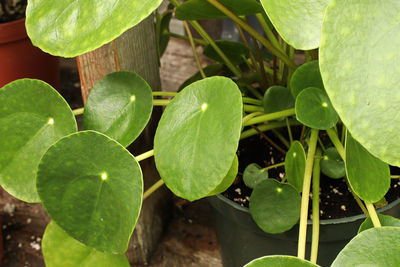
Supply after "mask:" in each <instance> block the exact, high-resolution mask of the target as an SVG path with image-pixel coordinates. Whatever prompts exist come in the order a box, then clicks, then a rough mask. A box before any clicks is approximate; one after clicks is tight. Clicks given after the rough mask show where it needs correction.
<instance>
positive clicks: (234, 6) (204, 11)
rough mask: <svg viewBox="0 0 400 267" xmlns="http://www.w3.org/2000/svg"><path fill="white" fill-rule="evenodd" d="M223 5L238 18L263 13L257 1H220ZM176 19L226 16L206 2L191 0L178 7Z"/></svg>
mask: <svg viewBox="0 0 400 267" xmlns="http://www.w3.org/2000/svg"><path fill="white" fill-rule="evenodd" d="M219 2H220V3H221V4H223V5H224V6H225V7H227V8H228V9H229V10H231V11H232V12H233V13H234V14H236V15H238V16H245V15H251V14H256V13H261V12H263V9H262V7H261V5H260V3H258V2H257V1H256V0H219ZM175 17H176V18H177V19H180V20H200V19H220V18H226V16H225V15H224V14H223V13H222V12H221V11H219V10H218V9H217V8H215V7H214V6H213V5H211V4H210V3H208V2H207V1H204V0H189V1H186V2H184V3H183V4H181V5H180V6H179V7H177V9H176V11H175Z"/></svg>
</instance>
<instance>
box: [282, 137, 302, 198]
mask: <svg viewBox="0 0 400 267" xmlns="http://www.w3.org/2000/svg"><path fill="white" fill-rule="evenodd" d="M305 170H306V152H305V151H304V148H303V145H302V144H301V143H300V142H299V141H294V142H293V143H292V145H291V146H290V148H289V151H288V152H287V153H286V156H285V173H286V179H287V181H288V183H289V184H291V185H293V186H294V188H296V189H297V191H298V192H301V191H303V181H304V172H305Z"/></svg>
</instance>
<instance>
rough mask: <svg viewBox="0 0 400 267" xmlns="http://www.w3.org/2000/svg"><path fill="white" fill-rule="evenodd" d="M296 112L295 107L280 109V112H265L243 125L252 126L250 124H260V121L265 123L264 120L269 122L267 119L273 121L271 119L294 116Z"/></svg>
mask: <svg viewBox="0 0 400 267" xmlns="http://www.w3.org/2000/svg"><path fill="white" fill-rule="evenodd" d="M294 114H295V110H294V108H291V109H286V110H282V111H278V112H274V113H269V114H265V115H262V116H258V117H255V118H253V119H251V120H248V121H247V122H246V123H244V124H243V126H250V125H253V124H258V123H263V122H267V121H271V120H276V119H279V118H284V117H289V116H292V115H294ZM284 123H285V122H284ZM284 125H285V124H284Z"/></svg>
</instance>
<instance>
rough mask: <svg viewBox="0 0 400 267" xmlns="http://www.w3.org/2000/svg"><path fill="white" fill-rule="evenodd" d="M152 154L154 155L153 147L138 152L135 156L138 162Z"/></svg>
mask: <svg viewBox="0 0 400 267" xmlns="http://www.w3.org/2000/svg"><path fill="white" fill-rule="evenodd" d="M152 156H154V149H152V150H149V151H147V152H144V153H143V154H140V155H138V156H136V157H135V158H136V160H137V161H138V162H140V161H142V160H145V159H148V158H150V157H152Z"/></svg>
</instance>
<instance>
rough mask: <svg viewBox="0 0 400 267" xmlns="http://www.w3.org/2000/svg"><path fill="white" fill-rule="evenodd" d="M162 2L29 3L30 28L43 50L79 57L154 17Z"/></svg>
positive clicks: (33, 0)
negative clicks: (147, 18) (153, 13)
mask: <svg viewBox="0 0 400 267" xmlns="http://www.w3.org/2000/svg"><path fill="white" fill-rule="evenodd" d="M161 2H162V0H147V1H142V0H109V1H97V0H85V1H75V0H57V1H48V0H29V1H28V6H27V9H26V28H27V32H28V35H29V37H30V38H31V40H32V43H33V44H34V45H36V46H38V47H40V48H41V49H42V50H43V51H45V52H48V53H50V54H53V55H57V56H63V57H75V56H78V55H81V54H84V53H86V52H89V51H92V50H94V49H96V48H98V47H100V46H102V45H103V44H106V43H108V42H110V41H111V40H113V39H115V38H116V37H118V36H119V35H121V34H122V33H123V32H124V31H126V30H128V29H129V28H132V27H133V26H135V25H136V24H138V23H139V22H141V21H142V20H143V19H145V18H146V17H147V16H148V15H150V14H151V13H152V12H153V11H154V10H155V9H156V8H157V7H158V6H159V5H160V4H161Z"/></svg>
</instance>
